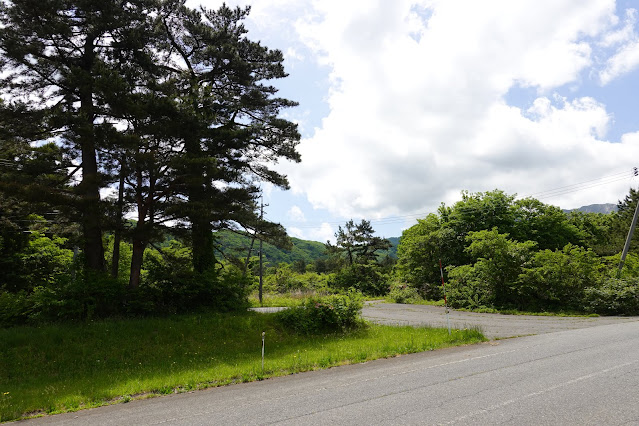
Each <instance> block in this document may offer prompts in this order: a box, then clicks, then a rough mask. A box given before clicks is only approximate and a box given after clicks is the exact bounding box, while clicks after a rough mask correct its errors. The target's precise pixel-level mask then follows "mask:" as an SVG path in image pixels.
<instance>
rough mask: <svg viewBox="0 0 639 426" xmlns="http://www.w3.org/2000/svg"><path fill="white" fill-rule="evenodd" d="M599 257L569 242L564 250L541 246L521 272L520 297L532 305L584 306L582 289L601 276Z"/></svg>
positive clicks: (566, 307)
mask: <svg viewBox="0 0 639 426" xmlns="http://www.w3.org/2000/svg"><path fill="white" fill-rule="evenodd" d="M602 270H603V265H602V263H601V259H600V258H599V257H598V256H597V255H596V254H595V253H594V252H593V251H592V250H589V249H588V250H586V249H584V248H582V247H579V246H574V245H572V244H568V245H566V246H565V247H564V248H563V250H555V251H550V250H542V251H540V252H538V253H536V254H535V256H534V258H533V260H532V265H531V266H530V267H528V268H525V270H524V272H523V273H522V274H521V275H520V277H519V281H520V285H521V293H522V294H521V297H522V298H523V299H526V300H528V301H529V304H530V305H532V306H531V307H532V308H550V309H576V310H581V309H583V299H584V290H585V289H586V288H587V287H598V286H599V284H600V283H601V282H602V280H603V273H602Z"/></svg>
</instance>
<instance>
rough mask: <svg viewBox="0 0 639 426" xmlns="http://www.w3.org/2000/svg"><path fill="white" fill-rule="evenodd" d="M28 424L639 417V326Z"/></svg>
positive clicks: (576, 421)
mask: <svg viewBox="0 0 639 426" xmlns="http://www.w3.org/2000/svg"><path fill="white" fill-rule="evenodd" d="M28 423H29V424H33V425H63V424H64V425H66V424H68V425H158V424H171V425H210V424H220V425H247V424H281V425H300V424H304V425H320V424H321V425H325V424H349V425H372V424H397V425H400V424H401V425H406V424H436V425H450V424H456V425H470V424H473V425H477V424H481V425H492V424H509V425H563V424H570V425H602V424H605V425H627V424H639V322H636V321H631V322H619V323H615V324H608V325H598V326H592V327H588V328H582V329H574V330H568V331H561V332H554V333H546V334H540V335H536V336H528V337H521V338H517V339H506V340H499V341H492V342H490V343H486V344H480V345H474V346H467V347H462V348H452V349H446V350H441V351H434V352H427V353H421V354H414V355H408V356H402V357H397V358H392V359H386V360H378V361H374V362H369V363H366V364H359V365H352V366H345V367H338V368H332V369H329V370H324V371H315V372H309V373H302V374H297V375H293V376H287V377H282V378H277V379H270V380H265V381H262V382H257V383H247V384H240V385H234V386H227V387H222V388H216V389H210V390H205V391H199V392H194V393H191V394H179V395H172V396H168V397H162V398H155V399H149V400H144V401H133V402H130V403H127V404H119V405H115V406H109V407H101V408H97V409H93V410H86V411H81V412H78V413H69V414H64V415H57V416H50V417H45V418H40V419H34V420H32V421H29V422H28Z"/></svg>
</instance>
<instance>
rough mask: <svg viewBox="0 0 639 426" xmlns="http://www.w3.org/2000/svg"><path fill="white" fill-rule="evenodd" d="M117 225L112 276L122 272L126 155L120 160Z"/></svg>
mask: <svg viewBox="0 0 639 426" xmlns="http://www.w3.org/2000/svg"><path fill="white" fill-rule="evenodd" d="M117 206H118V208H117V211H116V214H117V216H118V217H117V218H116V221H117V225H116V228H115V234H114V237H113V256H112V257H111V258H112V260H111V276H112V277H113V278H117V277H118V274H119V272H120V241H121V240H122V211H123V210H124V156H123V158H122V159H121V162H120V182H119V187H118V204H117Z"/></svg>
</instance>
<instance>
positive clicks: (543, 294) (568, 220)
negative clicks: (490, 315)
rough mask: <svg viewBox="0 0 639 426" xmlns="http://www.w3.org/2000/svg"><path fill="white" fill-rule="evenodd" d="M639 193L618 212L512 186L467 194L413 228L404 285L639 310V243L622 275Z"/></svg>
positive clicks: (487, 297) (466, 296)
mask: <svg viewBox="0 0 639 426" xmlns="http://www.w3.org/2000/svg"><path fill="white" fill-rule="evenodd" d="M638 199H639V193H638V192H637V191H635V190H631V191H630V194H629V195H628V196H627V197H626V198H625V199H624V200H622V201H620V202H619V203H618V206H617V207H618V212H615V213H610V214H598V213H582V212H569V213H565V212H563V211H561V210H560V209H559V208H556V207H554V206H550V205H547V204H544V203H542V202H540V201H538V200H535V199H532V198H527V199H523V200H515V197H514V196H512V195H507V194H505V193H504V192H502V191H498V190H495V191H490V192H485V193H474V194H473V193H468V192H464V193H463V194H462V200H461V201H459V202H457V203H455V204H454V205H453V206H445V205H442V206H441V207H440V208H439V209H438V212H437V213H436V214H431V215H429V216H427V217H426V218H424V219H422V220H419V221H418V224H417V225H415V226H413V227H411V228H410V229H408V230H406V231H404V233H403V235H402V238H401V242H400V244H399V248H398V253H399V259H398V263H397V265H396V267H395V270H394V277H395V279H396V280H397V283H396V285H399V286H401V287H403V288H407V289H413V290H416V291H418V292H419V294H420V295H421V296H422V297H424V298H428V299H439V298H441V297H442V286H441V277H440V270H439V261H440V259H441V261H442V263H443V265H444V268H445V272H446V278H447V285H448V291H449V293H448V300H449V302H450V304H451V305H452V306H453V307H457V308H471V309H488V310H490V309H500V310H504V309H517V310H528V311H545V310H550V311H561V310H568V311H570V310H572V311H579V312H596V313H602V314H638V313H639V287H638V285H639V278H638V277H639V268H638V267H639V257H637V254H638V251H637V248H638V245H637V242H636V239H635V241H633V243H632V245H631V250H630V254H629V256H628V258H627V259H626V263H625V267H624V268H623V270H622V274H621V276H620V277H617V266H618V265H619V261H620V253H621V250H622V248H623V245H624V240H625V237H626V235H627V233H628V229H629V227H630V223H631V220H632V216H633V214H634V210H635V207H636V205H637V200H638Z"/></svg>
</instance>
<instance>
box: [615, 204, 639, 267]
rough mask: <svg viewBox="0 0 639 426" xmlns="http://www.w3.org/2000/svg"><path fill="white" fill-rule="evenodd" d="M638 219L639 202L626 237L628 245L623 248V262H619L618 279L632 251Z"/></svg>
mask: <svg viewBox="0 0 639 426" xmlns="http://www.w3.org/2000/svg"><path fill="white" fill-rule="evenodd" d="M637 218H639V201H638V202H637V207H636V208H635V215H634V217H633V218H632V224H631V225H630V231H628V236H627V237H626V244H625V245H624V246H623V252H622V253H621V261H620V262H619V270H618V271H617V278H619V277H621V270H622V269H623V264H624V262H625V261H626V255H627V254H628V250H630V240H632V234H634V232H635V227H636V226H637Z"/></svg>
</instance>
